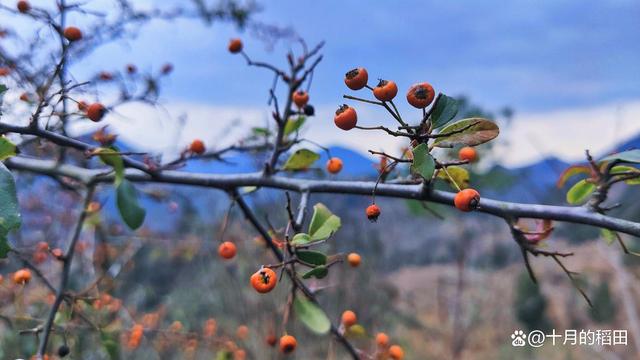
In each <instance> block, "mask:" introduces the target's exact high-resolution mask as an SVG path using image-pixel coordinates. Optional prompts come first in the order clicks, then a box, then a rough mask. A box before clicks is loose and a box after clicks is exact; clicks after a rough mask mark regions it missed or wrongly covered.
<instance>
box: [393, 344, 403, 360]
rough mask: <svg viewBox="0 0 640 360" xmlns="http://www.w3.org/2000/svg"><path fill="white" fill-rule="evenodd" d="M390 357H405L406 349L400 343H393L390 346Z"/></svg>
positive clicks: (396, 359) (398, 359)
mask: <svg viewBox="0 0 640 360" xmlns="http://www.w3.org/2000/svg"><path fill="white" fill-rule="evenodd" d="M389 357H390V358H392V359H393V360H402V359H404V350H402V348H401V347H400V346H399V345H391V347H390V348H389Z"/></svg>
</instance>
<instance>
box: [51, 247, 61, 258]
mask: <svg viewBox="0 0 640 360" xmlns="http://www.w3.org/2000/svg"><path fill="white" fill-rule="evenodd" d="M51 254H52V255H53V256H55V258H56V259H58V260H61V259H62V257H63V256H64V253H63V252H62V249H60V248H55V249H53V250H51Z"/></svg>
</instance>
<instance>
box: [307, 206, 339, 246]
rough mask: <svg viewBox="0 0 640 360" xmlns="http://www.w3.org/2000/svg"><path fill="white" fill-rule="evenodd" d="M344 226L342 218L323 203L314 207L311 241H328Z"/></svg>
mask: <svg viewBox="0 0 640 360" xmlns="http://www.w3.org/2000/svg"><path fill="white" fill-rule="evenodd" d="M341 225H342V223H341V221H340V218H339V217H337V216H336V215H334V214H333V213H332V212H331V211H330V210H329V208H327V207H326V206H325V205H324V204H322V203H317V204H315V205H314V206H313V216H312V217H311V223H310V224H309V235H310V236H311V241H320V240H324V239H328V238H329V237H330V236H331V235H333V234H334V233H335V232H336V231H338V229H340V226H341Z"/></svg>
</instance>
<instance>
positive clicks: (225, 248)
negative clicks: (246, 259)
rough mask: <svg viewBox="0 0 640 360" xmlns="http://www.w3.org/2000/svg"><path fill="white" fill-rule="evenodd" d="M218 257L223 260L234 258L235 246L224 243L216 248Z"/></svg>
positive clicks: (228, 242)
mask: <svg viewBox="0 0 640 360" xmlns="http://www.w3.org/2000/svg"><path fill="white" fill-rule="evenodd" d="M218 255H220V256H221V257H222V258H223V259H233V257H234V256H236V245H235V244H234V243H232V242H231V241H225V242H223V243H222V244H220V246H218Z"/></svg>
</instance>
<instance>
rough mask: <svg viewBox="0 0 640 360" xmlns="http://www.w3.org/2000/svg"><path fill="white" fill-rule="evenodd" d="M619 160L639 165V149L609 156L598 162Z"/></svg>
mask: <svg viewBox="0 0 640 360" xmlns="http://www.w3.org/2000/svg"><path fill="white" fill-rule="evenodd" d="M613 160H619V161H624V162H628V163H634V164H640V149H635V150H628V151H623V152H620V153H617V154H613V155H609V156H607V157H605V158H604V159H602V160H600V161H613Z"/></svg>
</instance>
